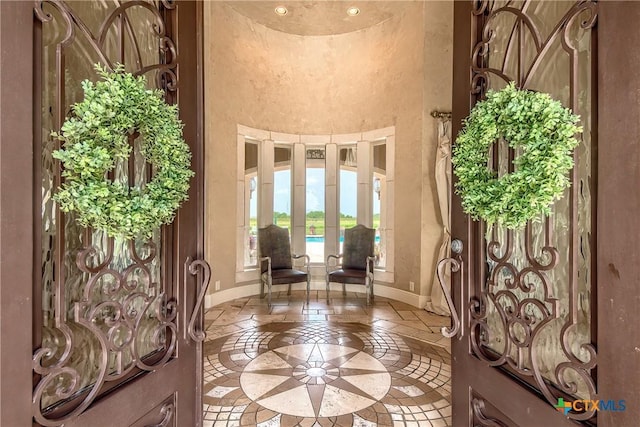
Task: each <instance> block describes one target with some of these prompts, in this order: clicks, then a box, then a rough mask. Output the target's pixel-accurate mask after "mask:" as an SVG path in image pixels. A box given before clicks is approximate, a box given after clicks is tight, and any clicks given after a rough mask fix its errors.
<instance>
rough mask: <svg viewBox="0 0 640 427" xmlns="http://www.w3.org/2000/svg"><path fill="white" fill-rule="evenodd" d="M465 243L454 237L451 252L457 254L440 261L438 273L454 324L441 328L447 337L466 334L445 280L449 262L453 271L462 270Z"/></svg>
mask: <svg viewBox="0 0 640 427" xmlns="http://www.w3.org/2000/svg"><path fill="white" fill-rule="evenodd" d="M463 248H464V245H463V244H462V241H461V240H460V239H454V240H453V241H452V242H451V252H452V253H453V254H456V256H455V257H449V258H444V259H442V260H440V261H439V262H438V266H437V273H438V282H440V287H441V288H442V293H443V294H444V297H445V299H446V300H447V304H448V305H449V311H450V312H451V321H452V322H453V324H452V325H451V327H447V326H443V327H442V329H441V330H440V331H441V332H442V335H444V336H445V337H447V338H452V337H455V336H456V335H458V334H460V338H461V337H462V335H463V334H464V332H463V331H462V329H461V325H462V319H461V318H460V316H459V315H458V311H457V310H456V307H455V305H454V304H453V298H451V291H450V289H447V286H446V283H445V280H444V270H445V268H446V267H447V264H450V265H451V271H452V272H453V273H455V272H458V271H460V270H462V267H463V262H462V257H461V256H460V254H461V253H462V249H463Z"/></svg>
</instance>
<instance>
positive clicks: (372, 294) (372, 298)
mask: <svg viewBox="0 0 640 427" xmlns="http://www.w3.org/2000/svg"><path fill="white" fill-rule="evenodd" d="M369 286H370V287H371V301H373V300H374V298H375V294H374V293H373V280H369Z"/></svg>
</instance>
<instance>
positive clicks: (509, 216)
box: [452, 82, 582, 229]
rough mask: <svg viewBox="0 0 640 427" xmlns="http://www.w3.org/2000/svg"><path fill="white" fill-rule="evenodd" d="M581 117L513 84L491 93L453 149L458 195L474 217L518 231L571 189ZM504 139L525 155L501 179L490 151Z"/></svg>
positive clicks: (468, 119)
mask: <svg viewBox="0 0 640 427" xmlns="http://www.w3.org/2000/svg"><path fill="white" fill-rule="evenodd" d="M578 121H579V117H578V116H576V115H574V114H572V112H571V111H570V110H569V109H568V108H565V107H563V106H562V104H561V103H560V102H559V101H556V100H554V99H552V98H551V97H550V96H549V95H548V94H545V93H539V92H533V91H527V90H519V89H517V88H516V87H515V85H514V83H513V82H512V83H510V84H509V85H507V86H506V87H505V88H504V89H502V90H500V91H491V90H490V91H489V92H488V93H487V97H486V100H484V101H481V102H478V103H477V104H476V105H475V107H474V108H473V110H472V111H471V114H470V115H469V117H467V119H466V120H465V122H464V127H463V129H462V130H461V131H460V133H459V134H458V137H457V139H456V143H455V146H454V148H453V157H452V162H453V165H454V173H455V175H456V176H457V177H458V182H457V183H456V192H457V193H458V194H459V195H460V196H461V198H462V207H463V209H464V211H465V212H466V213H468V214H469V215H471V217H472V218H473V219H476V220H477V219H483V220H485V221H486V222H487V223H489V224H493V223H499V224H502V225H504V226H506V227H508V228H512V229H514V228H520V227H522V226H524V225H525V224H526V223H527V221H528V220H530V219H533V218H534V217H536V216H538V215H539V214H540V213H544V214H545V215H549V213H550V209H551V204H552V203H553V202H554V201H555V200H557V199H559V198H560V197H562V194H563V192H564V190H565V189H566V188H567V187H568V186H569V185H570V182H569V179H568V178H567V172H568V171H569V170H571V168H572V167H573V158H572V150H573V149H574V148H575V147H576V146H577V144H578V140H577V139H576V137H575V136H576V134H577V133H578V132H581V131H582V129H581V128H580V127H579V126H578V125H577V123H578ZM499 138H503V139H504V140H505V141H507V142H508V143H509V146H510V147H512V148H514V149H516V150H517V152H521V154H520V155H519V156H518V157H517V158H516V159H515V160H514V166H515V167H514V172H512V173H509V174H507V175H504V176H501V177H499V178H498V177H497V176H496V173H495V172H494V171H492V170H491V169H490V168H489V167H488V156H489V149H490V147H491V146H492V144H493V143H494V142H495V141H496V140H498V139H499Z"/></svg>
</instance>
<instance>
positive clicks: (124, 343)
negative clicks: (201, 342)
mask: <svg viewBox="0 0 640 427" xmlns="http://www.w3.org/2000/svg"><path fill="white" fill-rule="evenodd" d="M174 7H175V6H174V5H173V4H172V2H170V1H162V2H154V1H139V0H134V1H129V2H121V1H119V0H114V1H111V2H87V1H66V2H65V1H59V0H49V1H42V2H41V1H35V9H34V10H35V16H36V18H37V19H38V20H39V21H40V22H41V25H40V27H41V30H40V31H39V34H40V36H41V37H40V40H38V44H39V45H40V46H41V50H42V52H41V55H42V56H41V61H42V66H41V67H40V68H41V69H42V75H41V76H40V78H41V88H42V91H41V96H42V98H41V101H40V102H41V107H42V117H41V119H40V124H41V129H42V136H41V142H40V148H41V157H40V158H37V159H36V163H37V165H36V168H35V169H36V180H35V182H36V185H38V186H39V187H37V188H36V189H35V191H36V194H37V195H39V194H41V207H42V217H41V224H40V227H39V230H38V231H37V232H36V239H37V240H36V242H37V243H36V245H38V244H40V243H39V242H38V240H39V241H41V246H42V252H41V254H39V255H37V256H36V258H38V257H39V258H40V259H36V265H37V264H38V262H39V263H40V264H41V266H42V276H41V278H40V280H36V285H35V286H36V289H35V295H41V317H40V318H41V319H42V329H41V331H36V332H35V339H34V343H35V346H36V348H37V350H36V351H35V353H34V358H33V370H34V372H35V373H36V374H37V375H38V377H37V378H38V382H37V383H36V384H35V387H34V394H33V414H34V419H35V420H36V421H37V422H38V423H39V424H42V425H47V426H52V425H60V424H61V423H63V422H64V421H65V420H67V419H71V418H73V417H76V416H78V415H79V414H81V413H82V412H84V411H85V410H86V409H87V407H88V406H89V405H90V404H91V403H92V402H93V401H94V400H95V398H96V397H97V396H99V395H100V393H101V392H103V391H104V390H105V389H106V388H113V387H114V386H117V384H118V383H119V382H122V381H123V380H125V379H126V378H127V377H130V376H131V375H135V374H137V373H139V372H144V371H151V370H154V369H157V368H158V367H160V366H161V365H163V364H164V363H165V362H166V361H167V360H169V359H170V358H171V357H172V356H173V354H174V351H175V347H176V340H177V336H178V335H177V330H176V314H177V307H176V304H175V300H174V289H172V287H171V286H170V283H169V284H168V283H167V280H165V278H167V277H170V274H171V245H170V239H171V233H172V229H171V227H165V228H163V229H162V230H160V229H158V230H156V231H155V233H154V236H153V237H152V238H151V239H149V240H148V241H143V240H133V241H125V240H122V239H117V238H116V239H114V238H110V237H108V236H106V234H105V233H103V232H100V231H96V230H91V229H84V228H82V227H80V226H79V225H78V224H77V223H76V219H75V217H74V215H73V213H70V214H64V213H63V212H61V211H60V210H59V209H58V207H57V206H56V204H55V203H54V202H53V200H52V195H53V194H54V192H55V189H56V188H57V186H58V185H59V183H60V182H61V179H62V178H61V170H60V164H59V162H58V161H54V159H53V157H52V152H53V151H54V150H56V149H58V148H59V146H60V144H59V142H58V141H55V140H54V139H53V138H52V137H51V136H50V133H51V131H53V130H59V129H60V127H61V125H62V123H63V122H64V119H65V116H67V115H69V114H71V106H72V105H73V104H74V103H75V102H78V101H80V100H81V99H82V97H83V91H82V88H81V86H80V82H81V81H82V80H84V79H91V80H96V79H97V76H96V74H95V71H94V70H93V64H95V63H98V62H99V63H101V64H103V65H107V66H108V67H110V68H113V67H114V65H115V64H116V63H122V64H125V67H126V69H127V71H130V72H133V73H134V74H137V75H145V76H146V77H147V81H148V84H149V85H150V87H160V88H163V89H165V90H166V91H167V93H168V96H167V98H168V101H169V102H171V101H173V100H172V99H171V98H174V94H175V90H176V88H177V86H178V79H177V75H176V66H177V55H176V49H175V45H174V43H173V41H172V40H171V38H170V34H169V28H168V27H167V25H166V22H167V21H166V17H167V16H169V15H170V14H171V13H172V9H174ZM38 54H39V53H38V52H36V55H38ZM36 87H40V86H39V85H36ZM131 143H132V145H133V148H134V149H133V154H132V156H131V158H130V159H129V160H128V161H120V162H119V163H117V165H116V169H115V171H114V173H113V174H112V176H110V178H111V179H113V180H117V181H121V182H126V183H128V184H129V185H131V186H136V187H137V188H142V187H143V186H144V185H145V183H146V182H148V180H149V179H150V177H151V175H152V173H153V171H152V170H151V168H150V166H149V165H148V164H147V163H146V161H145V159H144V158H143V156H142V154H141V152H140V148H141V143H142V141H141V140H140V138H137V139H135V140H134V138H133V137H132V138H131ZM38 175H39V176H38ZM36 247H37V246H36ZM36 327H37V326H36Z"/></svg>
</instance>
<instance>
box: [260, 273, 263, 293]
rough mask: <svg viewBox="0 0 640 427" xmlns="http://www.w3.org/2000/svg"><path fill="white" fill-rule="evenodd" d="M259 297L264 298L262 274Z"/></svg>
mask: <svg viewBox="0 0 640 427" xmlns="http://www.w3.org/2000/svg"><path fill="white" fill-rule="evenodd" d="M260 298H264V276H263V275H260Z"/></svg>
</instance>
